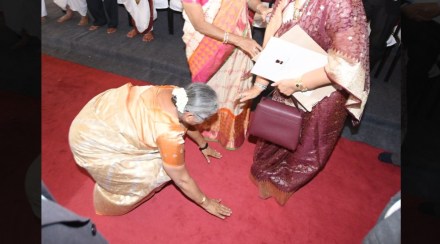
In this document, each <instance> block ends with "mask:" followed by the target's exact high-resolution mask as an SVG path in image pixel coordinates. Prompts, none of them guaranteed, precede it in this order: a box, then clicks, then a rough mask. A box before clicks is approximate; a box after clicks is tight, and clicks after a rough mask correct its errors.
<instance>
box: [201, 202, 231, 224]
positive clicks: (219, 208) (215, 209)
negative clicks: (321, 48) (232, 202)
mask: <svg viewBox="0 0 440 244" xmlns="http://www.w3.org/2000/svg"><path fill="white" fill-rule="evenodd" d="M221 201H222V200H221V199H212V198H207V199H206V201H205V202H204V203H203V204H202V207H203V208H204V209H205V210H206V211H207V212H208V213H210V214H212V215H214V216H217V217H219V218H221V219H225V218H226V217H229V216H231V214H232V210H231V209H230V208H229V207H227V206H225V205H223V204H221V203H220V202H221Z"/></svg>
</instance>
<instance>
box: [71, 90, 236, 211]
mask: <svg viewBox="0 0 440 244" xmlns="http://www.w3.org/2000/svg"><path fill="white" fill-rule="evenodd" d="M217 109H218V104H217V95H216V94H215V92H214V91H213V90H212V88H210V87H209V86H207V85H205V84H191V85H189V86H188V87H186V88H185V89H184V88H178V87H175V86H133V85H131V84H126V85H124V86H121V87H119V88H116V89H110V90H107V91H105V92H103V93H101V94H99V95H97V96H96V97H94V98H93V99H92V100H91V101H89V102H88V103H87V105H86V106H85V107H84V108H83V109H82V110H81V112H80V113H79V114H78V115H77V116H76V118H75V119H74V121H73V122H72V125H71V127H70V131H69V144H70V148H71V150H72V153H73V156H74V158H75V161H76V163H77V164H78V165H79V166H80V167H82V168H84V169H86V170H87V172H88V173H89V174H90V175H91V177H92V178H93V179H94V180H95V182H96V184H95V189H94V206H95V211H96V213H97V214H101V215H122V214H125V213H127V212H129V211H131V210H133V209H134V208H135V207H137V206H139V205H140V204H141V203H143V202H145V201H146V200H148V199H149V198H151V197H152V196H153V195H154V194H155V193H156V192H157V191H159V190H160V189H161V188H162V187H163V186H164V185H165V184H166V183H167V182H169V181H170V180H172V181H173V182H174V183H175V184H176V185H177V186H178V187H179V188H180V189H181V190H182V192H183V193H184V194H185V195H186V196H187V197H188V198H190V199H191V200H192V201H194V202H195V203H197V204H199V205H200V206H201V207H203V208H204V209H205V210H206V211H208V212H209V213H211V214H213V215H215V216H217V217H219V218H222V219H224V218H225V217H227V216H229V215H230V214H231V210H230V209H229V208H228V207H226V206H225V205H223V204H221V203H220V200H217V199H212V198H208V197H207V196H206V195H205V194H204V193H203V192H202V191H201V190H200V189H199V187H198V186H197V184H196V182H195V181H194V180H193V179H192V178H191V176H190V175H189V173H188V171H187V170H186V167H185V162H184V159H185V155H184V138H183V136H184V135H185V134H186V135H188V136H189V137H190V138H191V139H193V140H194V142H195V143H197V144H198V145H199V148H200V151H201V152H202V153H203V155H204V156H205V157H206V159H207V160H208V162H209V157H215V158H219V157H221V154H220V153H219V152H217V151H216V150H214V149H213V148H211V147H209V145H208V143H207V142H206V141H205V140H204V139H203V137H202V136H201V135H200V133H199V132H198V131H197V130H195V129H193V126H195V125H197V124H200V123H202V122H203V121H204V120H206V119H207V118H209V117H210V116H212V115H213V114H215V113H216V112H217Z"/></svg>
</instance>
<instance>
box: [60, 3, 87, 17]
mask: <svg viewBox="0 0 440 244" xmlns="http://www.w3.org/2000/svg"><path fill="white" fill-rule="evenodd" d="M53 2H54V3H55V4H56V5H58V6H59V7H60V8H61V9H62V10H66V7H67V5H69V7H70V9H71V10H72V11H75V12H78V13H79V14H80V15H81V16H86V15H87V2H86V0H54V1H53Z"/></svg>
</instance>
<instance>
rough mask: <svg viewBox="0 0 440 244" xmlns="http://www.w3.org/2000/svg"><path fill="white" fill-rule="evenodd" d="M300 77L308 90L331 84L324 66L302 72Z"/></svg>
mask: <svg viewBox="0 0 440 244" xmlns="http://www.w3.org/2000/svg"><path fill="white" fill-rule="evenodd" d="M300 79H301V82H302V84H303V86H305V87H306V88H307V89H308V90H312V89H316V88H319V87H321V86H325V85H328V84H331V81H330V79H329V78H328V76H327V73H326V72H325V69H324V67H321V68H318V69H315V70H312V71H309V72H307V73H304V74H303V75H302V76H301V78H300Z"/></svg>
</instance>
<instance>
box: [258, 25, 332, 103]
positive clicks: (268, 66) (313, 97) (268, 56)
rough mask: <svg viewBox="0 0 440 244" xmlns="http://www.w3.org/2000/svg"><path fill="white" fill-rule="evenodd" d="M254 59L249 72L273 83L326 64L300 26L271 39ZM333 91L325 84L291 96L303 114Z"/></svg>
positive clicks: (322, 51) (330, 86)
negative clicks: (301, 108)
mask: <svg viewBox="0 0 440 244" xmlns="http://www.w3.org/2000/svg"><path fill="white" fill-rule="evenodd" d="M255 60H256V63H255V65H254V67H253V68H252V70H251V72H252V73H253V74H255V75H258V76H261V77H264V78H266V79H268V80H271V81H273V82H277V81H280V80H283V79H289V78H295V77H299V76H301V75H302V74H304V73H306V72H308V71H311V70H315V69H317V68H320V67H323V66H325V65H326V64H327V62H328V59H327V53H326V52H325V51H324V50H323V49H322V48H321V47H320V46H319V45H318V44H317V43H316V42H315V41H314V40H313V39H312V38H311V37H310V36H309V35H308V34H307V33H306V32H305V31H304V30H303V29H302V28H301V27H300V26H299V25H296V26H295V27H293V28H291V29H290V30H289V31H288V32H286V33H285V34H284V35H282V36H281V37H279V38H277V37H271V38H270V39H269V41H268V43H267V45H266V47H265V48H264V50H263V51H262V52H261V53H260V55H258V56H257V57H255V58H254V61H255ZM335 90H336V89H335V87H334V86H333V85H327V86H323V87H320V88H317V89H314V90H310V91H307V92H295V93H293V96H294V97H295V98H296V99H297V100H298V102H299V103H300V104H301V105H302V106H303V107H304V108H305V110H306V111H311V110H312V108H313V106H315V105H316V104H317V103H318V102H319V101H321V100H322V99H323V98H324V97H327V96H329V95H330V94H331V93H332V92H333V91H335ZM300 107H301V106H300Z"/></svg>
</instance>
